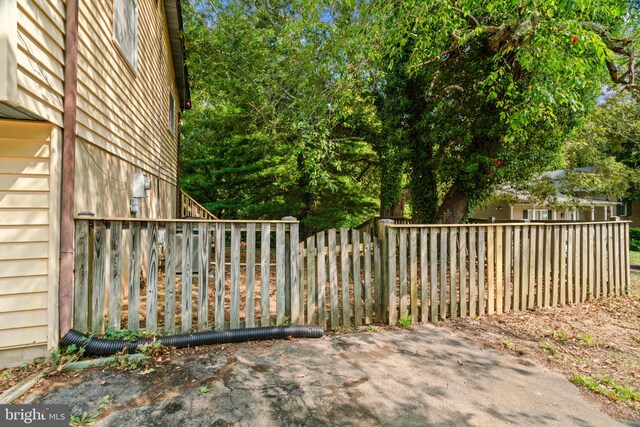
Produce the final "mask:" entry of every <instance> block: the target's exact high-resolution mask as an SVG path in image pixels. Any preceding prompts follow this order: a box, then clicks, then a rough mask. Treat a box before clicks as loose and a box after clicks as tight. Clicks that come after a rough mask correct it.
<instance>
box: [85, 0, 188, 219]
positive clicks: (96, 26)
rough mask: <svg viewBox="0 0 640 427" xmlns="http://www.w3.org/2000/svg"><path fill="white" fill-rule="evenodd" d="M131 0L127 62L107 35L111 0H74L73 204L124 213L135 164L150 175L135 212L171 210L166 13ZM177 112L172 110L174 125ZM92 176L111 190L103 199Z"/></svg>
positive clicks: (171, 87)
mask: <svg viewBox="0 0 640 427" xmlns="http://www.w3.org/2000/svg"><path fill="white" fill-rule="evenodd" d="M137 4H138V44H137V46H138V48H137V69H136V70H133V69H132V67H131V66H130V65H129V63H128V62H127V60H126V59H125V57H124V56H123V55H122V54H121V52H120V50H119V48H118V46H117V44H116V42H115V41H114V35H113V19H114V13H113V12H114V11H113V6H114V2H94V1H92V2H87V1H85V2H80V10H79V18H78V22H79V29H78V31H79V33H78V53H79V56H78V139H79V141H78V145H82V147H79V148H78V149H77V150H76V151H77V153H78V162H77V170H76V189H77V193H76V199H75V202H76V207H77V212H82V211H91V212H94V213H95V214H96V215H97V216H120V217H128V216H131V215H130V214H129V208H128V206H129V200H130V198H131V185H130V182H131V179H132V177H133V173H134V172H142V173H144V174H145V175H147V177H148V178H149V179H151V181H152V191H151V192H150V194H149V197H148V198H147V199H145V200H144V201H143V203H142V212H141V215H140V216H141V217H145V216H146V217H174V216H175V212H176V206H175V203H176V185H177V165H178V135H177V131H174V132H173V133H172V132H171V130H170V127H171V126H170V124H169V104H170V101H169V97H170V95H169V94H170V92H171V93H172V95H173V98H174V100H177V99H178V92H177V88H176V85H175V75H174V71H173V63H172V60H171V53H170V46H169V35H168V32H167V28H166V18H165V15H164V7H163V6H162V2H161V1H158V2H155V1H151V0H139V1H138V2H137ZM177 105H178V102H174V110H175V109H177ZM178 116H179V115H178V114H177V111H174V114H173V117H174V120H175V122H174V123H173V129H176V130H177V129H178V123H177V120H178V119H177V118H178ZM127 183H129V184H127ZM96 184H98V187H96V186H95V185H96ZM100 184H102V185H104V186H107V188H109V190H111V191H113V192H112V193H111V194H110V195H109V197H108V200H103V199H101V198H102V197H104V196H105V194H104V193H103V192H100V194H96V193H95V192H94V191H93V190H92V189H94V188H101V185H100ZM114 190H115V191H114Z"/></svg>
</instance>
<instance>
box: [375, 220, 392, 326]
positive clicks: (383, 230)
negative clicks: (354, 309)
mask: <svg viewBox="0 0 640 427" xmlns="http://www.w3.org/2000/svg"><path fill="white" fill-rule="evenodd" d="M389 224H393V220H392V219H380V220H378V224H377V226H378V239H379V240H380V247H381V248H382V256H381V258H382V260H381V261H382V262H381V263H380V264H381V270H382V271H381V273H382V274H381V276H380V284H381V286H380V289H382V293H381V294H380V295H376V298H375V299H376V311H377V312H378V313H380V314H381V318H380V321H382V322H383V323H384V322H386V321H387V315H388V313H389V307H388V303H389V274H388V271H389V246H388V244H387V242H388V238H387V225H389ZM394 243H395V242H394Z"/></svg>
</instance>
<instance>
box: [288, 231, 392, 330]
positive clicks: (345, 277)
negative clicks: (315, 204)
mask: <svg viewBox="0 0 640 427" xmlns="http://www.w3.org/2000/svg"><path fill="white" fill-rule="evenodd" d="M381 257H382V254H381V245H380V241H379V240H378V238H376V237H374V236H373V235H371V234H370V233H368V232H363V231H359V230H350V229H346V228H343V229H340V230H336V229H331V230H328V231H322V232H320V233H318V234H316V235H314V236H311V237H309V238H307V239H306V240H304V241H302V242H300V248H299V264H298V266H299V275H298V276H299V281H300V287H301V289H305V290H306V292H304V294H306V296H307V299H306V317H305V321H306V323H307V324H309V325H320V326H323V327H324V328H325V329H336V328H338V327H339V326H346V327H348V326H359V325H362V324H369V323H372V322H374V321H376V322H379V321H383V320H384V310H383V300H384V299H383V292H384V291H383V289H382V286H381V284H382V280H381V277H382V273H383V272H382V270H381V266H382V263H381Z"/></svg>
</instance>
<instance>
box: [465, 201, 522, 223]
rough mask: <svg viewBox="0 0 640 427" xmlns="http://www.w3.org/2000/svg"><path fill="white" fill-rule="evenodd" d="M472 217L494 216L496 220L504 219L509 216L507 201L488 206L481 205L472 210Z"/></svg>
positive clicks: (509, 217)
mask: <svg viewBox="0 0 640 427" xmlns="http://www.w3.org/2000/svg"><path fill="white" fill-rule="evenodd" d="M471 217H472V218H491V217H493V218H495V219H496V220H498V221H506V220H508V219H512V218H511V210H510V207H509V203H507V202H506V201H501V202H498V203H494V204H491V205H488V206H481V207H480V208H478V209H476V210H474V211H473V213H472V214H471Z"/></svg>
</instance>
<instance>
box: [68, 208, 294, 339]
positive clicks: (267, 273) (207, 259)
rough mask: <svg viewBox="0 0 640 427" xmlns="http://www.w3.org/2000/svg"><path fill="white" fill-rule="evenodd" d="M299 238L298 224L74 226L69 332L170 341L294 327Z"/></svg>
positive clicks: (111, 222) (97, 222)
mask: <svg viewBox="0 0 640 427" xmlns="http://www.w3.org/2000/svg"><path fill="white" fill-rule="evenodd" d="M291 236H295V237H294V238H293V239H291ZM297 236H298V222H297V221H251V222H246V221H220V220H217V221H193V220H150V219H145V220H142V219H140V220H137V219H86V218H77V219H76V225H75V241H76V246H75V280H74V282H75V286H74V288H75V291H74V327H75V328H76V329H79V330H82V331H84V330H88V331H92V332H95V333H98V332H101V331H102V330H103V329H104V328H105V327H107V326H108V327H110V328H115V329H128V330H131V331H138V330H140V329H144V330H147V331H150V332H169V333H173V332H176V331H182V332H186V331H189V330H192V329H199V330H204V329H211V328H215V329H224V328H238V327H253V326H269V325H271V324H274V323H275V324H283V323H285V317H288V320H289V321H291V322H292V323H298V322H299V312H300V309H299V306H300V304H299V301H300V298H299V295H298V293H297V292H298V289H299V288H298V285H297V280H298V275H297V269H298V267H297V260H298V237H297ZM285 269H287V270H288V271H285ZM256 278H259V281H260V286H256ZM286 290H288V291H289V294H287V295H285V292H286ZM241 295H242V301H241ZM241 306H242V308H241ZM241 311H242V316H241ZM241 317H242V321H241Z"/></svg>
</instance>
